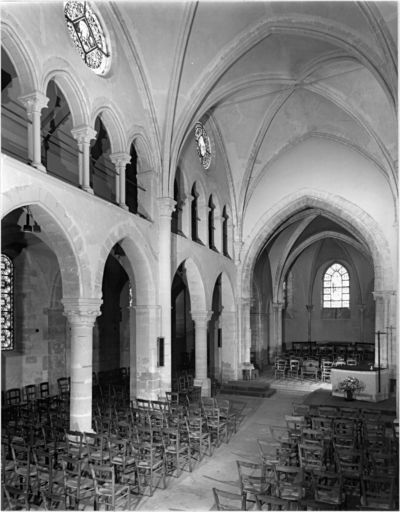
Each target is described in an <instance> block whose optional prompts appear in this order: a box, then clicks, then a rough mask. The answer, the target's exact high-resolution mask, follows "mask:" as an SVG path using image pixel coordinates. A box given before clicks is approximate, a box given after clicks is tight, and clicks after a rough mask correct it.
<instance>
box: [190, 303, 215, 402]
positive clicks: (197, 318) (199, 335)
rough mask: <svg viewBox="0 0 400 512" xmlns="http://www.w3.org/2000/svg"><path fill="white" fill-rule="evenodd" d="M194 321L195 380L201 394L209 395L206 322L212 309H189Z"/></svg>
mask: <svg viewBox="0 0 400 512" xmlns="http://www.w3.org/2000/svg"><path fill="white" fill-rule="evenodd" d="M191 315H192V320H193V321H194V323H195V357H196V381H197V382H198V383H200V382H201V394H202V396H210V395H211V381H210V379H209V378H208V377H207V324H208V322H209V320H210V319H211V316H212V311H191Z"/></svg>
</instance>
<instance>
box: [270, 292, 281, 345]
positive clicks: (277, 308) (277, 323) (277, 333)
mask: <svg viewBox="0 0 400 512" xmlns="http://www.w3.org/2000/svg"><path fill="white" fill-rule="evenodd" d="M272 308H273V344H274V347H275V352H277V351H279V352H280V351H281V350H282V308H283V302H273V303H272Z"/></svg>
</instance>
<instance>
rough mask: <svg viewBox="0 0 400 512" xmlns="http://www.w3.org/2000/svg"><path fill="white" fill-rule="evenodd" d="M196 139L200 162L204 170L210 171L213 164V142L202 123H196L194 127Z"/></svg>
mask: <svg viewBox="0 0 400 512" xmlns="http://www.w3.org/2000/svg"><path fill="white" fill-rule="evenodd" d="M194 138H195V141H196V149H197V154H198V155H199V158H200V162H201V164H202V166H203V167H204V169H208V168H209V167H210V164H211V142H210V137H209V136H208V135H207V132H206V130H205V128H204V126H203V125H202V123H196V126H195V127H194Z"/></svg>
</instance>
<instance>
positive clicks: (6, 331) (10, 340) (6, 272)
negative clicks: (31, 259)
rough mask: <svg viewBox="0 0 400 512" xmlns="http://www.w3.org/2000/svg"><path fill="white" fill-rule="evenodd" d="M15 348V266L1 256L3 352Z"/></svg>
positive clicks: (3, 255) (6, 257)
mask: <svg viewBox="0 0 400 512" xmlns="http://www.w3.org/2000/svg"><path fill="white" fill-rule="evenodd" d="M13 348H14V265H13V262H12V261H11V260H10V258H9V257H8V256H6V255H5V254H2V255H1V350H12V349H13Z"/></svg>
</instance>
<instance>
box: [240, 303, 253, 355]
mask: <svg viewBox="0 0 400 512" xmlns="http://www.w3.org/2000/svg"><path fill="white" fill-rule="evenodd" d="M250 304H251V300H250V298H249V297H242V298H241V299H240V300H239V301H238V308H239V315H238V316H239V318H240V321H241V329H240V332H241V340H242V343H241V345H242V346H241V353H240V361H239V363H250V349H251V326H250Z"/></svg>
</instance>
